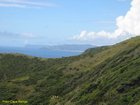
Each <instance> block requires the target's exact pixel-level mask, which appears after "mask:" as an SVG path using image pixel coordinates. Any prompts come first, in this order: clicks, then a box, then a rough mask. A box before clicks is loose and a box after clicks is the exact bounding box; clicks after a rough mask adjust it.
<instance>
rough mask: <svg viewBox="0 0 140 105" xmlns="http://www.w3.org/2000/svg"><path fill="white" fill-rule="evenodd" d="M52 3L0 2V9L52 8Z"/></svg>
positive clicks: (25, 0) (3, 0) (9, 0)
mask: <svg viewBox="0 0 140 105" xmlns="http://www.w3.org/2000/svg"><path fill="white" fill-rule="evenodd" d="M54 6H56V5H55V4H53V3H48V2H36V1H31V0H30V1H29V0H0V7H18V8H30V7H35V8H36V7H37V8H40V7H54Z"/></svg>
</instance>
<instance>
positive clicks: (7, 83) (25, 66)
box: [0, 36, 140, 105]
mask: <svg viewBox="0 0 140 105" xmlns="http://www.w3.org/2000/svg"><path fill="white" fill-rule="evenodd" d="M2 100H27V101H28V105H140V36H138V37H134V38H131V39H129V40H126V41H123V42H121V43H118V44H116V45H113V46H104V47H98V48H92V49H88V50H86V51H85V52H84V53H83V54H81V55H79V56H74V57H64V58H56V59H42V58H37V57H30V56H26V55H20V54H0V101H1V103H2ZM2 104H3V103H2Z"/></svg>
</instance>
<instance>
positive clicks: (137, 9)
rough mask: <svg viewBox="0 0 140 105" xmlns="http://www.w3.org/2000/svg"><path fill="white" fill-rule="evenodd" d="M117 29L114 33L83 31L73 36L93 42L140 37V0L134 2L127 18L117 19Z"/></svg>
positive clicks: (79, 39)
mask: <svg viewBox="0 0 140 105" xmlns="http://www.w3.org/2000/svg"><path fill="white" fill-rule="evenodd" d="M116 26H117V29H116V30H114V31H113V32H107V31H104V30H103V31H100V32H88V31H86V30H83V31H82V32H81V33H80V34H79V35H75V36H73V38H72V39H74V40H78V41H91V40H95V39H100V38H101V39H102V38H104V39H108V40H114V39H115V40H116V39H117V38H120V37H123V38H128V37H133V36H138V35H140V0H132V2H131V8H130V9H129V11H128V12H127V13H126V15H125V16H119V17H117V19H116Z"/></svg>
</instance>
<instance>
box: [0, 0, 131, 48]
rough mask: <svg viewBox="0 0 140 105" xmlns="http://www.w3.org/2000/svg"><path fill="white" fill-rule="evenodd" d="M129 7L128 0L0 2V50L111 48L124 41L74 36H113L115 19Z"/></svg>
mask: <svg viewBox="0 0 140 105" xmlns="http://www.w3.org/2000/svg"><path fill="white" fill-rule="evenodd" d="M130 3H131V0H0V46H25V45H26V44H39V45H45V44H49V45H51V44H93V45H106V44H113V43H116V42H118V41H121V40H123V39H124V37H119V38H116V39H113V40H112V39H107V38H104V37H98V38H95V39H93V40H89V39H86V38H85V39H86V40H81V39H80V38H81V37H80V38H79V37H78V36H79V34H80V33H82V32H83V33H84V31H85V33H86V32H87V33H89V32H97V33H98V32H100V31H102V30H104V31H105V32H113V31H114V30H115V29H116V27H117V26H116V18H117V17H119V16H125V15H126V13H127V11H128V10H129V9H130V7H131V5H130ZM85 33H84V34H85ZM78 39H79V40H78Z"/></svg>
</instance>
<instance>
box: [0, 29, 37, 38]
mask: <svg viewBox="0 0 140 105" xmlns="http://www.w3.org/2000/svg"><path fill="white" fill-rule="evenodd" d="M0 37H5V38H14V39H15V38H22V39H32V38H37V36H36V35H35V34H34V33H31V32H24V33H12V32H7V31H3V32H0Z"/></svg>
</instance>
